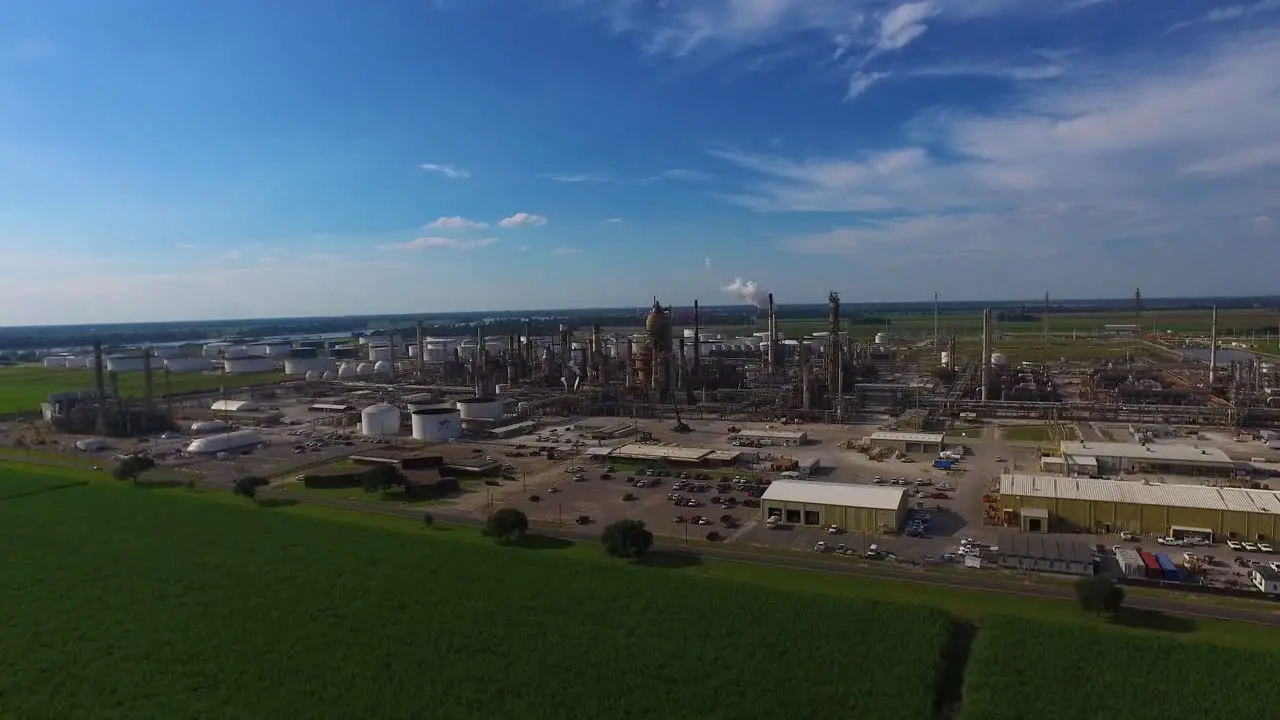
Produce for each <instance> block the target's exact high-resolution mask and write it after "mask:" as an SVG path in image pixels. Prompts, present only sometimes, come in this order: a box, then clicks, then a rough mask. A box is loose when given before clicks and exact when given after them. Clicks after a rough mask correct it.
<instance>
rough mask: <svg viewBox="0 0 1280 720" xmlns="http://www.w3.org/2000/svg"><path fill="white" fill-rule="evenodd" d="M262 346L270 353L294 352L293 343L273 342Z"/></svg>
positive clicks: (289, 353)
mask: <svg viewBox="0 0 1280 720" xmlns="http://www.w3.org/2000/svg"><path fill="white" fill-rule="evenodd" d="M262 347H263V349H264V350H266V353H267V354H268V355H291V354H292V353H293V343H287V342H272V343H265V344H264V345H263V346H262Z"/></svg>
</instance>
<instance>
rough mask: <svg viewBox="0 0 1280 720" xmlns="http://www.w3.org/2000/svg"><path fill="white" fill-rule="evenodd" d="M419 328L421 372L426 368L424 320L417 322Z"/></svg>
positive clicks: (419, 365)
mask: <svg viewBox="0 0 1280 720" xmlns="http://www.w3.org/2000/svg"><path fill="white" fill-rule="evenodd" d="M417 328H418V373H419V374H421V373H422V372H423V371H424V370H426V362H427V360H426V355H427V343H426V340H425V339H424V338H423V336H422V321H421V320H419V321H418V322H417Z"/></svg>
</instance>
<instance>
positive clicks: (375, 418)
mask: <svg viewBox="0 0 1280 720" xmlns="http://www.w3.org/2000/svg"><path fill="white" fill-rule="evenodd" d="M360 426H361V429H362V431H363V432H364V434H365V435H369V436H372V437H385V436H390V435H399V434H400V411H399V410H398V409H397V408H396V407H395V406H394V405H387V404H386V403H378V404H377V405H370V406H369V407H367V408H365V409H364V410H362V411H360Z"/></svg>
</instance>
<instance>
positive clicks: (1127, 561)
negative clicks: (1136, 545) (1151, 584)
mask: <svg viewBox="0 0 1280 720" xmlns="http://www.w3.org/2000/svg"><path fill="white" fill-rule="evenodd" d="M1116 562H1117V563H1119V564H1120V572H1122V573H1124V574H1125V577H1142V576H1143V575H1145V574H1146V570H1147V566H1146V565H1145V564H1143V562H1142V558H1141V557H1140V556H1139V555H1138V551H1137V550H1133V549H1130V548H1121V549H1120V550H1119V551H1117V552H1116Z"/></svg>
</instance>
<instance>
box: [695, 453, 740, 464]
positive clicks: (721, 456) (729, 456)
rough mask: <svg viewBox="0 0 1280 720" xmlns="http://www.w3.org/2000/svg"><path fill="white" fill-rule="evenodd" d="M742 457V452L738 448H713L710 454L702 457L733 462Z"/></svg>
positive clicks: (714, 460)
mask: <svg viewBox="0 0 1280 720" xmlns="http://www.w3.org/2000/svg"><path fill="white" fill-rule="evenodd" d="M740 457H742V453H740V452H738V451H737V450H712V451H711V454H710V455H708V456H706V457H704V458H702V459H703V460H711V461H713V462H733V461H734V460H737V459H738V458H740Z"/></svg>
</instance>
